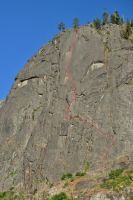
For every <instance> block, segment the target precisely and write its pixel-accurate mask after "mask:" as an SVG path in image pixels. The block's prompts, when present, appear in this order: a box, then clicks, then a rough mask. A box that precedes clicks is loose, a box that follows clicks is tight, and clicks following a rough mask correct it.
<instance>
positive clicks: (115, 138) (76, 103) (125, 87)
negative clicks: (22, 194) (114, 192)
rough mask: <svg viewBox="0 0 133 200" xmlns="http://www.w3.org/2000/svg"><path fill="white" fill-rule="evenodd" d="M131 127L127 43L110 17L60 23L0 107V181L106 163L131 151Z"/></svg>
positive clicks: (55, 175) (22, 182)
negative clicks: (98, 24) (75, 26)
mask: <svg viewBox="0 0 133 200" xmlns="http://www.w3.org/2000/svg"><path fill="white" fill-rule="evenodd" d="M132 133H133V44H132V43H131V42H130V41H128V40H125V39H123V38H122V37H121V28H120V27H119V26H117V25H110V26H105V27H103V29H102V30H101V31H97V30H95V29H93V28H91V27H89V26H85V27H81V28H79V30H78V31H74V30H72V31H65V32H64V33H61V34H60V36H58V37H56V38H54V39H53V41H52V42H49V43H48V44H47V45H46V46H45V47H44V48H42V49H40V51H39V52H38V54H37V55H36V56H34V57H33V58H32V59H31V60H29V62H28V63H27V64H26V65H25V67H24V69H23V70H22V71H21V72H20V73H19V75H18V76H17V77H16V80H15V83H14V85H13V87H12V89H11V92H10V94H9V96H8V98H7V99H6V101H5V103H4V105H3V106H2V108H1V109H0V177H1V178H0V188H1V189H8V188H10V187H11V186H12V185H13V184H14V185H18V187H19V186H20V187H23V186H24V187H25V188H32V186H33V184H34V183H35V182H36V181H42V180H45V179H47V180H49V181H50V182H53V181H56V180H59V179H60V177H61V176H62V174H63V173H66V172H72V173H73V172H76V171H81V170H83V169H84V168H85V166H86V165H87V163H89V164H90V166H91V167H92V168H100V167H103V164H108V165H110V161H111V160H113V159H115V158H117V157H118V156H122V155H126V154H128V153H130V152H132V150H133V136H132ZM103 159H104V162H103Z"/></svg>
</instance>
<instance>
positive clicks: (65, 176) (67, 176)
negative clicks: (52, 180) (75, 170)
mask: <svg viewBox="0 0 133 200" xmlns="http://www.w3.org/2000/svg"><path fill="white" fill-rule="evenodd" d="M71 178H73V175H72V174H71V173H66V174H63V176H62V177H61V180H67V179H71Z"/></svg>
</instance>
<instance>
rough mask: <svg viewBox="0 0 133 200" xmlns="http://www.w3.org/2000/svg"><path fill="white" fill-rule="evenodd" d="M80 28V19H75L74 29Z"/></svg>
mask: <svg viewBox="0 0 133 200" xmlns="http://www.w3.org/2000/svg"><path fill="white" fill-rule="evenodd" d="M78 27H79V19H78V18H74V20H73V28H75V29H76V28H78Z"/></svg>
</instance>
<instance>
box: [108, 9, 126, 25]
mask: <svg viewBox="0 0 133 200" xmlns="http://www.w3.org/2000/svg"><path fill="white" fill-rule="evenodd" d="M122 21H123V20H122V18H121V17H120V15H119V13H118V11H115V12H114V13H113V14H112V15H111V23H112V24H117V25H120V24H121V23H122Z"/></svg>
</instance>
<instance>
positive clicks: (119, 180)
mask: <svg viewBox="0 0 133 200" xmlns="http://www.w3.org/2000/svg"><path fill="white" fill-rule="evenodd" d="M131 183H132V178H131V174H130V173H129V174H128V173H124V170H123V169H116V170H112V171H111V172H110V173H109V177H108V179H107V180H105V181H104V183H102V184H101V187H102V188H106V189H112V190H114V191H117V192H119V191H120V190H123V189H125V188H126V187H127V186H129V185H130V184H131Z"/></svg>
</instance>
